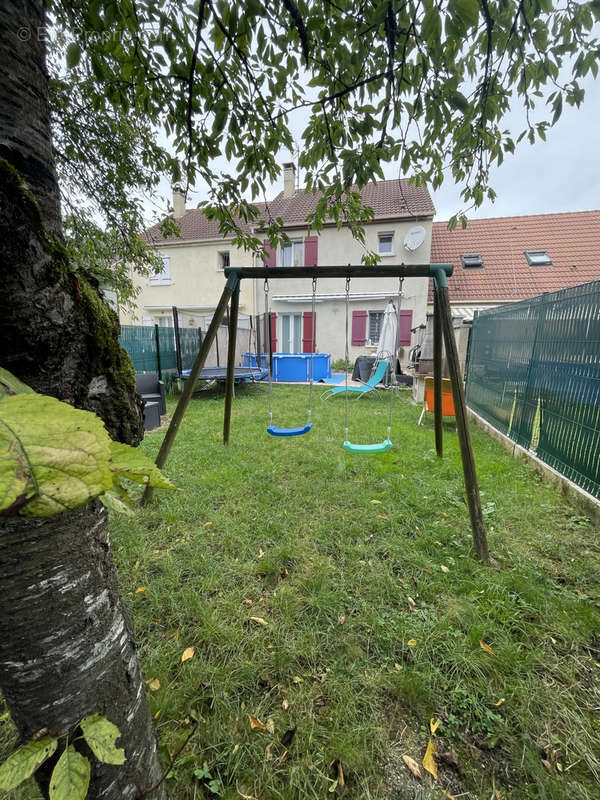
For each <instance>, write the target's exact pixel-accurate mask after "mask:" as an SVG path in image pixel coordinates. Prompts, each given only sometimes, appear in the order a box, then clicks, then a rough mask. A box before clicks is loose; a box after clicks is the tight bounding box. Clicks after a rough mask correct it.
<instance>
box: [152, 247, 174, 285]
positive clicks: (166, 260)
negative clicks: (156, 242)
mask: <svg viewBox="0 0 600 800" xmlns="http://www.w3.org/2000/svg"><path fill="white" fill-rule="evenodd" d="M160 257H161V258H162V263H163V266H162V269H161V271H160V272H159V273H158V274H156V275H150V283H151V284H152V285H153V286H160V285H161V284H163V285H164V284H165V283H171V257H170V256H164V255H162V254H161V255H160Z"/></svg>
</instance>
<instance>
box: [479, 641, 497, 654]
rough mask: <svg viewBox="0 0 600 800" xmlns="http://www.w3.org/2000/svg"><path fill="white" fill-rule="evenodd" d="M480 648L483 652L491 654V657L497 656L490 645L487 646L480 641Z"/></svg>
mask: <svg viewBox="0 0 600 800" xmlns="http://www.w3.org/2000/svg"><path fill="white" fill-rule="evenodd" d="M479 647H481V649H482V650H485V652H486V653H491V655H495V653H494V651H493V650H492V648H491V647H490V646H489V644H486V643H485V642H482V641H481V640H480V641H479Z"/></svg>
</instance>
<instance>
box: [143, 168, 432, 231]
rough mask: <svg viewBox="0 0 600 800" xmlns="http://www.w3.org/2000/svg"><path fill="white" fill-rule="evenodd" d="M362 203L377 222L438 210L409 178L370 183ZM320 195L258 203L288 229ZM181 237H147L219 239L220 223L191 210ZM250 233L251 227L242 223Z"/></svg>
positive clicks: (296, 195) (299, 194) (263, 212)
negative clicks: (367, 207)
mask: <svg viewBox="0 0 600 800" xmlns="http://www.w3.org/2000/svg"><path fill="white" fill-rule="evenodd" d="M361 194H362V198H363V202H364V203H365V204H366V205H368V206H370V207H371V208H372V209H373V213H374V215H375V219H377V220H379V219H397V218H400V219H413V218H415V217H433V215H434V214H435V208H434V206H433V203H432V201H431V197H430V195H429V192H428V191H427V189H426V188H425V187H424V186H415V185H414V184H412V183H409V181H408V180H407V179H406V178H398V179H395V180H390V181H377V182H376V183H368V184H367V185H366V186H365V187H364V188H363V190H362V192H361ZM321 196H322V195H321V193H320V192H316V193H315V194H313V193H312V192H307V191H305V190H303V189H298V190H297V191H296V192H295V193H294V194H293V196H292V197H284V196H283V192H280V193H279V194H278V195H277V197H275V199H274V200H272V201H271V202H269V203H255V205H256V206H257V208H258V209H259V210H260V212H261V215H262V218H263V219H264V218H265V217H267V216H270V217H281V218H282V219H283V221H284V226H285V227H298V226H299V225H303V224H305V223H306V218H307V216H308V215H309V214H311V213H312V212H313V211H314V210H315V209H316V207H317V202H318V200H319V198H320V197H321ZM177 223H178V225H179V228H180V230H181V237H176V236H169V237H167V238H166V239H165V238H163V236H162V234H161V233H160V229H159V226H158V225H153V226H152V227H151V228H149V229H148V230H147V231H146V233H145V238H146V239H147V240H150V241H152V242H154V243H155V244H161V243H172V242H181V241H182V240H183V241H185V240H188V241H191V240H198V239H220V238H222V237H221V234H220V233H219V224H218V222H216V221H215V220H208V219H207V218H206V217H205V215H204V214H203V212H202V210H201V209H191V210H189V211H187V212H186V213H185V214H184V215H183V217H181V218H180V219H178V220H177ZM242 228H243V229H244V230H245V231H248V230H249V228H250V226H249V225H248V224H247V223H242Z"/></svg>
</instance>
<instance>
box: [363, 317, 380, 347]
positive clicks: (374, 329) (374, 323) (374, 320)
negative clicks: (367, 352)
mask: <svg viewBox="0 0 600 800" xmlns="http://www.w3.org/2000/svg"><path fill="white" fill-rule="evenodd" d="M382 325H383V311H369V338H368V341H367V344H378V343H379V337H380V336H381V326H382Z"/></svg>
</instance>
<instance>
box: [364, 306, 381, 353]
mask: <svg viewBox="0 0 600 800" xmlns="http://www.w3.org/2000/svg"><path fill="white" fill-rule="evenodd" d="M371 314H379V315H380V322H379V334H378V336H377V339H375V340H373V339H372V338H371ZM384 314H385V311H383V310H380V309H373V310H372V311H369V312H368V317H367V345H368V346H369V347H377V345H378V344H379V337H380V336H381V328H382V327H383V315H384Z"/></svg>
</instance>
